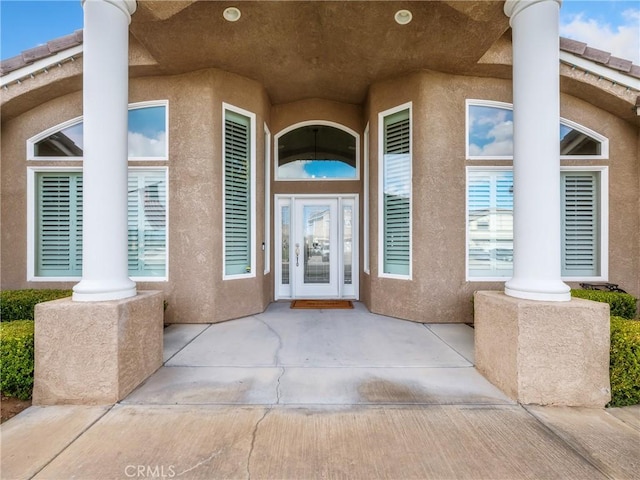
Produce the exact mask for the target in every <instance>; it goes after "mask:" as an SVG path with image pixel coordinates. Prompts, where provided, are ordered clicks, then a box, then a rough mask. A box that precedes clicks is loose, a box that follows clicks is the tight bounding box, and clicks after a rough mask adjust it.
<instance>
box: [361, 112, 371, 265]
mask: <svg viewBox="0 0 640 480" xmlns="http://www.w3.org/2000/svg"><path fill="white" fill-rule="evenodd" d="M363 165H364V168H363V175H364V202H363V206H362V210H363V212H362V213H363V216H364V219H363V222H362V230H363V234H364V239H363V242H362V243H363V246H364V252H363V254H362V256H363V258H364V267H363V268H364V273H366V274H367V275H368V274H369V273H370V272H371V267H370V265H369V261H370V260H369V124H368V123H367V126H366V127H365V129H364V161H363Z"/></svg>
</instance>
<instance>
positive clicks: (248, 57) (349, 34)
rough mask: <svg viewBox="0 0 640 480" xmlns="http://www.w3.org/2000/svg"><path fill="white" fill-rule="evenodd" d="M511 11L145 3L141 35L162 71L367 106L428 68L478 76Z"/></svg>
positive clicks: (286, 97)
mask: <svg viewBox="0 0 640 480" xmlns="http://www.w3.org/2000/svg"><path fill="white" fill-rule="evenodd" d="M185 5H186V6H185ZM503 5H504V2H503V1H502V0H497V1H403V2H396V1H384V2H383V1H326V2H325V1H242V2H227V1H195V2H157V1H149V2H144V1H143V2H138V12H136V14H135V15H133V20H132V23H131V32H132V34H133V35H134V36H135V37H136V39H137V40H138V41H139V42H140V43H142V45H144V47H145V48H146V49H147V50H148V51H149V53H150V54H151V55H152V56H153V57H154V58H155V60H156V61H157V62H158V67H157V68H158V69H159V70H160V71H161V72H162V73H166V74H176V73H182V72H187V71H192V70H197V69H202V68H210V67H215V68H220V69H222V70H226V71H230V72H234V73H237V74H240V75H243V76H245V77H249V78H252V79H254V80H256V81H258V82H260V83H261V84H262V85H264V87H265V88H266V90H267V92H268V94H269V96H270V98H271V101H272V102H273V103H275V104H278V103H286V102H291V101H295V100H300V99H304V98H314V97H321V98H325V99H329V100H334V101H340V102H347V103H361V102H363V101H364V98H365V96H366V94H367V89H368V87H369V85H371V83H373V82H375V81H379V80H383V79H386V78H392V77H395V76H398V75H402V74H406V73H409V72H412V71H416V70H422V69H433V70H439V71H444V72H450V73H465V72H468V71H470V70H472V69H473V67H474V65H475V64H476V62H477V61H478V60H479V59H480V58H481V57H482V56H483V54H484V53H485V52H486V51H487V50H488V49H489V48H490V47H491V45H492V44H493V43H494V42H495V41H496V40H497V39H498V38H500V36H501V35H503V33H504V32H505V31H506V30H507V29H508V27H509V24H508V19H507V17H506V16H505V15H504V13H503V12H502V8H503ZM229 6H237V7H238V8H240V10H241V11H242V16H241V18H240V19H239V20H238V21H237V22H233V23H232V22H227V21H226V20H224V19H223V16H222V12H223V11H224V9H225V8H226V7H229ZM174 7H175V8H174ZM403 8H404V9H409V10H410V11H411V12H412V14H413V21H412V22H411V23H409V24H408V25H404V26H402V25H398V24H397V23H396V22H395V21H394V14H395V12H396V11H398V10H399V9H403Z"/></svg>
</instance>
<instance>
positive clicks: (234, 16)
mask: <svg viewBox="0 0 640 480" xmlns="http://www.w3.org/2000/svg"><path fill="white" fill-rule="evenodd" d="M222 16H223V17H224V19H225V20H226V21H227V22H237V21H238V20H240V17H241V16H242V12H241V11H240V9H239V8H236V7H227V8H225V9H224V12H222Z"/></svg>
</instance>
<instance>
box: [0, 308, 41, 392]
mask: <svg viewBox="0 0 640 480" xmlns="http://www.w3.org/2000/svg"><path fill="white" fill-rule="evenodd" d="M33 327H34V322H33V320H16V321H13V322H9V323H0V391H2V393H3V394H4V395H7V396H10V397H17V398H19V399H21V400H27V399H29V398H30V397H31V392H32V390H33V362H34V361H33V358H34V357H33Z"/></svg>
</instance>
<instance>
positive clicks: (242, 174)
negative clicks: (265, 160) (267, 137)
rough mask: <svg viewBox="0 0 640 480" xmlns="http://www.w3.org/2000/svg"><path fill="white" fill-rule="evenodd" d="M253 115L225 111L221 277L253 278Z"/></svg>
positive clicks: (231, 110) (232, 108) (233, 108)
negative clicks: (222, 259)
mask: <svg viewBox="0 0 640 480" xmlns="http://www.w3.org/2000/svg"><path fill="white" fill-rule="evenodd" d="M254 138H255V115H253V114H252V113H249V112H246V111H244V110H241V109H238V108H235V107H232V106H230V105H225V108H224V155H223V156H224V228H223V230H224V276H225V278H234V277H235V278H237V277H246V276H255V249H254V245H255V194H254V193H255V175H254V171H255V140H254Z"/></svg>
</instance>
